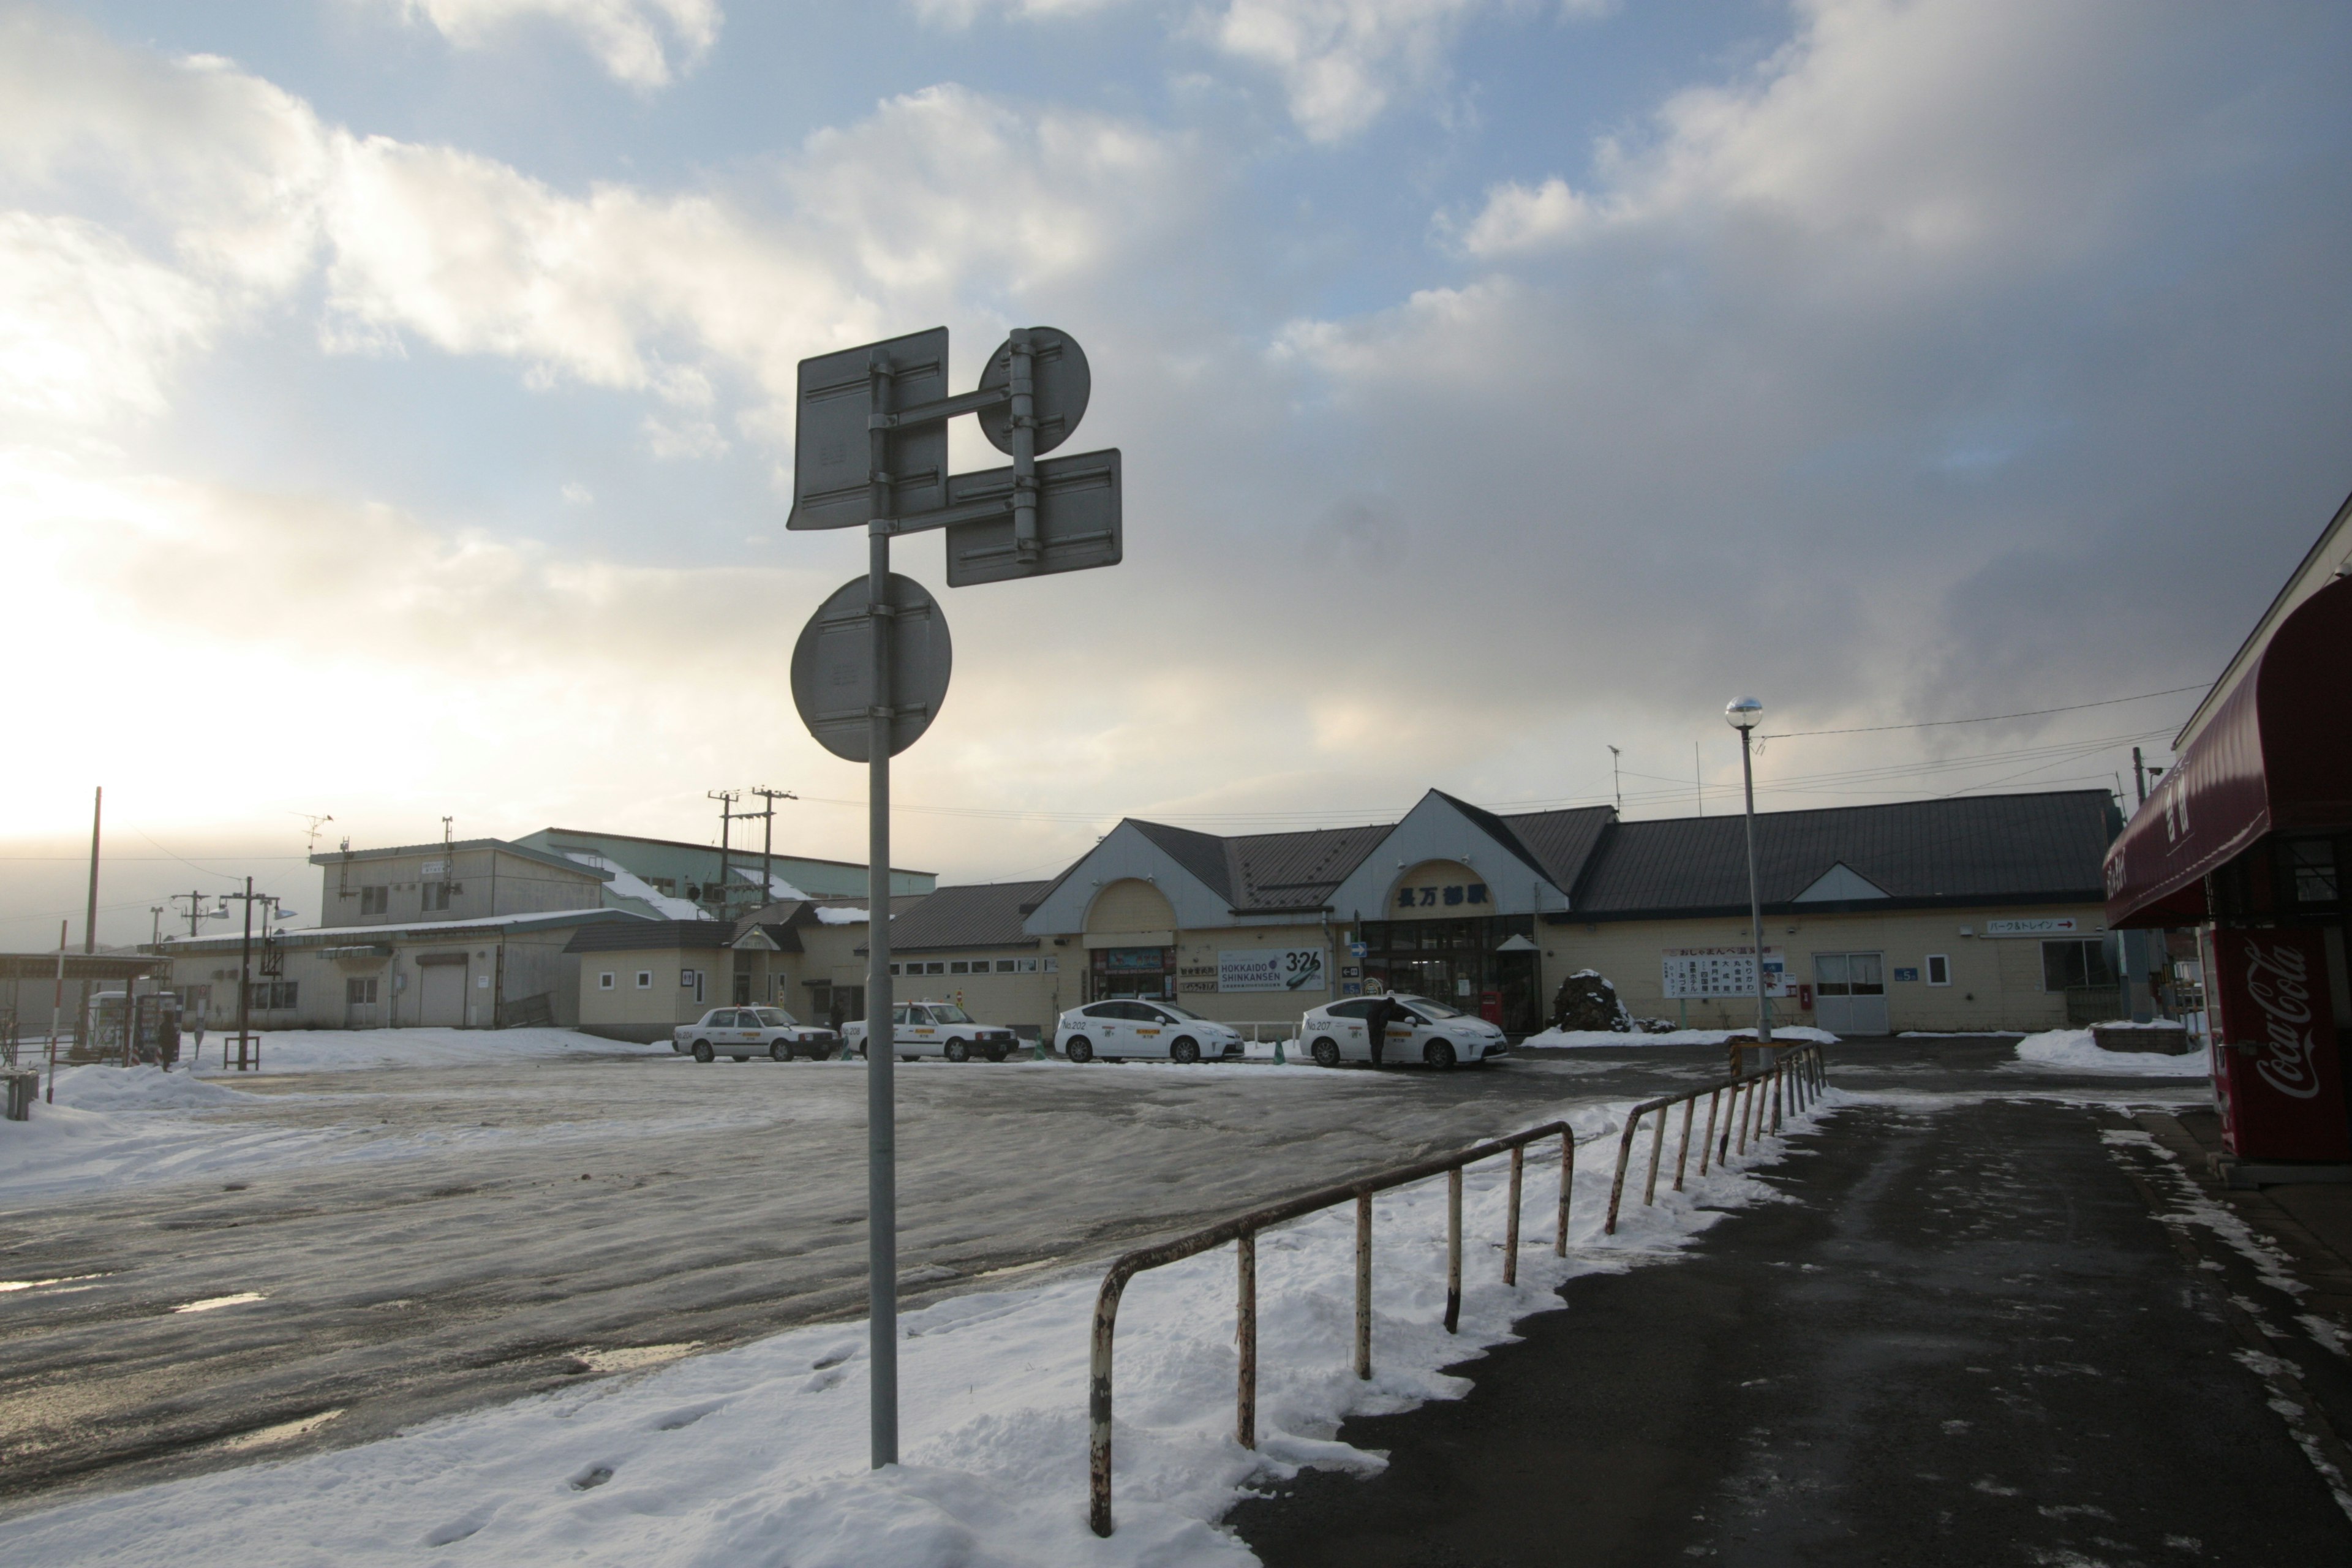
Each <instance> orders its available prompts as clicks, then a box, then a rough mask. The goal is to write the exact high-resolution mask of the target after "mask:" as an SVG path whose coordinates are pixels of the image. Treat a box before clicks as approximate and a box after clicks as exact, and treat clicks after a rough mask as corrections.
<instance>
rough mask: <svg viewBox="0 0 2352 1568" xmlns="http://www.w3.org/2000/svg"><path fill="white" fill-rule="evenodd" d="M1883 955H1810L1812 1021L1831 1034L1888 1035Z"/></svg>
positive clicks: (1845, 953) (1818, 953)
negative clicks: (1811, 960)
mask: <svg viewBox="0 0 2352 1568" xmlns="http://www.w3.org/2000/svg"><path fill="white" fill-rule="evenodd" d="M1885 963H1886V955H1885V953H1883V952H1817V953H1815V954H1813V1018H1814V1021H1815V1022H1817V1023H1819V1024H1820V1025H1821V1026H1822V1028H1824V1029H1827V1030H1828V1031H1829V1032H1830V1033H1832V1034H1833V1035H1883V1034H1885V1033H1886V1032H1887V1019H1886V968H1885Z"/></svg>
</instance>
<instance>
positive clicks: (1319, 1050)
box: [1313, 1036, 1339, 1068]
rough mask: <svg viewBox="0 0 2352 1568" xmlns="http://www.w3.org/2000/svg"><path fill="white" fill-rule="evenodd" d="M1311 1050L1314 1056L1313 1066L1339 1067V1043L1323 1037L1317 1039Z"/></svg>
mask: <svg viewBox="0 0 2352 1568" xmlns="http://www.w3.org/2000/svg"><path fill="white" fill-rule="evenodd" d="M1313 1050H1314V1055H1315V1065H1316V1066H1317V1067H1318V1068H1335V1067H1338V1066H1339V1042H1338V1041H1336V1040H1334V1039H1332V1038H1330V1037H1328V1036H1325V1037H1322V1038H1320V1039H1318V1040H1317V1041H1316V1042H1315V1045H1314V1047H1313Z"/></svg>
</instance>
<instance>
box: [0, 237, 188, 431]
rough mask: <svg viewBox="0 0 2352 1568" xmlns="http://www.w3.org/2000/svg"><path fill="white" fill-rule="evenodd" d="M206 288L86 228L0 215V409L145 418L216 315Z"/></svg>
mask: <svg viewBox="0 0 2352 1568" xmlns="http://www.w3.org/2000/svg"><path fill="white" fill-rule="evenodd" d="M219 315H220V311H219V306H218V304H217V302H216V301H215V299H214V297H213V295H212V294H211V293H210V291H208V290H206V289H204V288H202V287H200V286H199V285H197V284H194V283H192V282H190V281H189V280H188V279H185V278H183V277H182V276H181V275H180V274H178V273H177V272H174V271H173V270H172V269H170V268H164V267H159V266H157V265H155V264H154V263H153V262H151V261H149V260H147V259H146V258H143V257H142V256H141V255H139V254H138V252H136V251H135V250H133V249H132V248H131V247H130V246H129V245H127V244H125V243H124V242H123V241H122V240H121V238H119V237H116V236H114V235H112V234H110V233H108V232H107V231H106V230H104V229H102V228H100V227H99V226H96V225H95V224H91V223H88V222H85V221H83V220H81V219H79V218H71V217H41V216H35V215H33V214H30V213H6V212H0V408H5V409H8V410H10V411H11V412H14V413H16V414H19V415H31V416H38V417H41V418H44V419H49V420H61V421H64V422H67V423H70V424H78V425H98V424H100V423H102V422H104V421H105V420H106V419H108V418H109V417H110V416H113V415H115V414H117V413H119V412H129V413H133V414H140V415H151V416H152V415H156V414H160V413H162V412H163V409H164V407H165V403H166V400H165V396H164V381H165V378H166V376H167V374H168V372H169V370H170V367H171V366H172V365H173V363H174V362H175V361H177V360H178V359H179V358H180V356H181V355H182V354H183V353H186V352H188V351H190V350H194V349H201V348H203V347H204V346H205V344H206V343H207V342H209V341H210V340H211V337H212V333H213V331H214V328H215V325H216V324H217V322H218V320H219Z"/></svg>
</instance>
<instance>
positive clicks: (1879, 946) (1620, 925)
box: [1537, 904, 2106, 1033]
mask: <svg viewBox="0 0 2352 1568" xmlns="http://www.w3.org/2000/svg"><path fill="white" fill-rule="evenodd" d="M2055 915H2072V916H2074V919H2075V921H2077V924H2078V927H2079V936H2081V937H2095V936H2102V935H2104V934H2105V931H2106V922H2105V914H2104V912H2103V911H2102V910H2101V909H2100V908H2099V906H2097V905H2095V904H2082V905H2055V906H2053V905H2047V904H2042V905H2032V906H2018V907H2014V908H2005V907H1998V906H1988V907H1986V908H1982V909H1968V910H1900V911H1890V912H1887V913H1885V914H1874V913H1853V914H1828V915H1811V914H1808V915H1790V916H1767V917H1766V919H1765V925H1764V944H1765V946H1767V947H1768V948H1779V949H1780V950H1781V952H1783V953H1784V954H1786V956H1787V960H1788V966H1789V978H1790V984H1791V985H1792V987H1793V985H1794V984H1796V983H1797V982H1801V981H1802V982H1811V979H1812V977H1813V963H1812V959H1813V955H1814V954H1815V953H1817V952H1883V953H1885V973H1886V976H1887V984H1886V1003H1887V1019H1888V1027H1889V1028H1890V1029H1892V1030H1894V1031H1895V1032H1896V1033H1901V1032H1902V1031H1904V1030H1906V1029H1917V1030H1927V1031H1933V1030H1975V1029H2021V1030H2027V1031H2032V1030H2039V1029H2056V1028H2063V1027H2065V1026H2066V996H2065V994H2064V993H2063V991H2057V992H2053V991H2045V990H2044V989H2042V942H2041V941H2040V940H2038V939H2034V938H2012V937H1988V936H1986V935H1985V934H1984V930H1985V922H1986V921H1988V920H1999V919H2042V918H2045V917H2050V916H2055ZM1964 928H1965V930H1966V931H1969V932H1970V933H1972V934H1968V935H1963V934H1962V931H1963V929H1964ZM1751 940H1752V939H1751V938H1750V936H1749V934H1748V922H1747V921H1744V920H1737V919H1717V920H1675V921H1616V922H1603V923H1599V924H1586V925H1579V924H1573V923H1571V924H1566V925H1539V926H1538V930H1537V941H1538V942H1539V943H1540V944H1541V947H1542V952H1543V975H1544V984H1546V985H1547V986H1548V987H1549V988H1550V990H1557V989H1558V987H1559V983H1560V981H1561V979H1563V978H1564V977H1565V976H1567V975H1569V974H1571V973H1576V972H1577V971H1579V970H1583V969H1593V970H1598V971H1599V972H1600V973H1601V974H1602V975H1603V976H1605V977H1606V978H1607V979H1608V980H1609V981H1610V982H1611V983H1612V984H1614V985H1615V986H1616V987H1617V994H1618V997H1619V999H1620V1000H1622V1002H1623V1003H1624V1004H1625V1005H1626V1007H1627V1008H1628V1009H1630V1010H1631V1011H1632V1012H1633V1015H1634V1016H1636V1017H1643V1018H1650V1017H1656V1018H1672V1019H1675V1020H1678V1021H1679V1020H1680V1019H1682V1018H1684V1017H1685V1016H1687V1017H1688V1019H1689V1022H1690V1026H1691V1027H1693V1028H1738V1027H1744V1026H1748V1025H1751V1024H1753V1023H1754V1022H1755V1005H1754V1003H1753V1002H1751V1001H1748V1000H1747V999H1745V998H1737V999H1734V998H1710V999H1706V1000H1696V999H1695V1000H1692V1001H1690V1002H1689V1003H1687V1004H1685V1003H1683V1002H1681V1001H1670V1000H1668V999H1667V997H1666V995H1665V988H1664V977H1663V973H1662V970H1663V960H1664V954H1665V952H1666V951H1667V950H1668V949H1670V948H1693V947H1743V946H1746V945H1748V943H1749V942H1750V941H1751ZM1929 953H1942V954H1944V955H1946V956H1947V957H1948V959H1949V960H1950V962H1951V976H1952V981H1951V984H1949V985H1930V984H1927V964H1926V959H1927V954H1929ZM1897 969H1903V970H1914V969H1916V970H1917V971H1918V972H1919V975H1920V978H1919V979H1917V980H1915V981H1898V980H1896V979H1895V971H1896V970H1897ZM1546 1000H1547V1005H1549V992H1548V993H1547V997H1546ZM1685 1007H1687V1013H1685ZM1772 1015H1773V1017H1774V1019H1775V1020H1776V1021H1778V1022H1780V1023H1801V1024H1811V1023H1812V1022H1813V1017H1814V1016H1813V1014H1811V1012H1806V1011H1802V1010H1801V1009H1800V1007H1799V1005H1798V1000H1797V998H1796V997H1794V996H1790V997H1785V998H1775V999H1774V1000H1773V1003H1772Z"/></svg>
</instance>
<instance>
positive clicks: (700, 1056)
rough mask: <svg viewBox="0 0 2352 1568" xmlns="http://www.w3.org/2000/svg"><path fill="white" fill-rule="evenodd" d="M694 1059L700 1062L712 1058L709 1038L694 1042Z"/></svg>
mask: <svg viewBox="0 0 2352 1568" xmlns="http://www.w3.org/2000/svg"><path fill="white" fill-rule="evenodd" d="M694 1059H695V1060H696V1061H698V1062H707V1061H709V1059H710V1042H709V1040H697V1041H695V1042H694Z"/></svg>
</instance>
